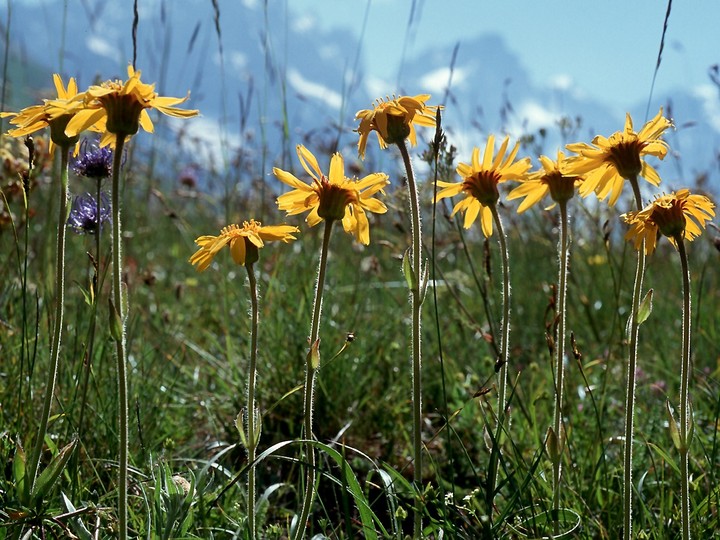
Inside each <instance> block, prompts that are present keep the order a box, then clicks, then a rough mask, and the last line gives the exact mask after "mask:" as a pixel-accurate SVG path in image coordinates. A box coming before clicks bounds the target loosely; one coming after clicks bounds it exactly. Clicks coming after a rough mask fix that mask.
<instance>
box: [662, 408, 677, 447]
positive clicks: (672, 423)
mask: <svg viewBox="0 0 720 540" xmlns="http://www.w3.org/2000/svg"><path fill="white" fill-rule="evenodd" d="M665 410H666V411H667V415H668V424H669V425H670V438H671V439H672V442H673V445H674V446H675V448H676V449H678V450H680V431H679V430H678V425H677V422H676V421H675V416H674V415H673V408H672V405H670V402H669V401H666V402H665Z"/></svg>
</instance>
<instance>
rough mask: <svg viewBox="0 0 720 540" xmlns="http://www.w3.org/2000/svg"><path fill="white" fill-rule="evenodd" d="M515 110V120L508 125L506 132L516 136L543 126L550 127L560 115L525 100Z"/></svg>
mask: <svg viewBox="0 0 720 540" xmlns="http://www.w3.org/2000/svg"><path fill="white" fill-rule="evenodd" d="M516 110H517V114H516V120H514V121H513V122H512V123H511V125H510V126H508V132H509V133H510V134H511V135H512V136H513V137H516V138H517V137H519V136H521V135H523V134H526V133H533V132H534V131H537V130H538V129H540V128H543V127H544V128H548V127H552V126H553V125H555V123H556V122H557V121H558V120H559V119H560V117H561V115H560V114H558V113H554V112H552V111H551V110H550V109H547V108H545V107H543V106H542V105H540V104H539V103H537V102H535V101H525V102H523V103H521V104H520V106H519V107H518V108H517V109H516Z"/></svg>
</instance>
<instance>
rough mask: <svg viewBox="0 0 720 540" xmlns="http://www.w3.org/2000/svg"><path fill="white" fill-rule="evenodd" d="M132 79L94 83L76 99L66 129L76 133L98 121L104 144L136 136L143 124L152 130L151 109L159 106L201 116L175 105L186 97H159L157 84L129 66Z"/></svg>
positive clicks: (172, 113) (180, 114) (179, 114)
mask: <svg viewBox="0 0 720 540" xmlns="http://www.w3.org/2000/svg"><path fill="white" fill-rule="evenodd" d="M127 73H128V80H127V81H126V82H122V81H106V82H104V83H102V84H100V85H99V86H91V87H90V88H88V89H87V90H86V91H85V92H84V93H83V94H82V95H81V96H80V97H82V100H81V101H76V104H75V106H76V107H77V109H78V110H77V112H76V113H75V116H74V117H73V119H72V120H71V121H70V123H69V124H68V126H67V128H66V129H65V132H66V133H67V134H68V135H69V136H72V135H76V134H77V133H79V132H81V131H82V130H84V129H87V127H88V126H90V125H93V124H96V125H99V126H102V127H103V128H104V130H105V131H106V133H105V135H104V136H103V138H102V140H101V141H100V146H107V145H112V144H114V141H115V138H116V136H117V135H124V136H126V137H128V136H131V135H135V133H137V131H138V128H139V126H142V128H143V129H144V130H145V131H147V132H148V133H152V132H153V130H154V126H153V123H152V120H151V119H150V115H148V112H147V109H157V110H158V111H160V112H161V113H163V114H166V115H168V116H174V117H177V118H190V117H192V116H197V115H198V114H199V111H197V110H195V109H193V110H189V109H179V108H177V107H175V105H178V104H180V103H184V102H185V101H187V100H188V98H189V94H188V95H187V96H185V97H183V98H176V97H164V96H159V95H158V94H157V92H155V84H146V83H143V82H142V81H141V80H140V71H135V70H134V69H133V67H132V65H128V69H127Z"/></svg>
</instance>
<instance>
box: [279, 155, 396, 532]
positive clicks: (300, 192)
mask: <svg viewBox="0 0 720 540" xmlns="http://www.w3.org/2000/svg"><path fill="white" fill-rule="evenodd" d="M296 151H297V156H298V159H299V160H300V164H301V165H302V168H303V169H304V170H305V172H306V173H307V174H308V175H309V176H310V178H311V181H310V183H306V182H304V181H302V180H300V179H299V178H297V177H296V176H295V175H293V174H292V173H289V172H287V171H283V170H282V169H278V168H277V167H275V168H273V174H275V176H276V177H277V179H278V180H280V181H281V182H283V183H284V184H286V185H288V186H290V187H291V188H293V189H292V191H289V192H287V193H284V194H283V195H280V196H279V197H278V199H277V204H278V208H279V209H280V210H284V211H285V212H287V215H297V214H303V213H305V212H309V213H308V215H307V217H306V219H305V221H306V222H307V224H308V225H309V226H311V227H314V226H315V225H317V224H318V223H320V222H321V221H324V222H325V230H324V233H323V241H322V246H321V248H320V263H319V266H318V273H317V281H316V285H315V300H314V302H313V313H312V320H311V324H310V339H309V342H308V344H309V348H308V352H307V356H306V359H305V383H304V393H303V395H304V402H303V428H304V431H305V439H306V442H307V444H306V446H305V459H306V460H307V465H306V471H305V492H304V496H303V502H302V507H301V509H300V516H299V519H298V521H297V522H296V523H295V527H294V531H293V532H292V538H293V540H299V539H300V538H303V537H304V536H305V529H306V524H307V520H308V517H309V516H310V510H311V508H312V503H313V499H314V496H315V478H316V473H315V469H316V458H315V449H314V447H313V445H312V440H313V400H314V388H315V378H316V374H317V371H318V370H319V369H320V318H321V313H322V300H323V290H324V287H325V276H326V271H327V259H328V252H329V246H330V235H331V232H332V226H333V224H334V223H335V222H336V221H339V222H341V223H342V226H343V229H344V230H345V232H347V233H349V234H352V235H353V236H354V237H355V240H357V241H358V242H360V243H362V244H365V245H368V244H369V243H370V225H369V222H368V218H367V214H366V212H372V213H375V214H384V213H385V212H386V211H387V207H386V206H385V204H383V203H382V202H381V201H379V200H378V199H375V198H374V196H375V195H377V194H378V193H382V190H383V188H384V187H385V186H386V185H387V184H388V183H389V182H388V176H387V175H386V174H383V173H373V174H369V175H368V176H366V177H364V178H362V179H360V180H355V179H351V178H347V177H346V176H345V163H344V160H343V157H342V155H341V154H339V153H336V154H333V156H332V158H331V159H330V169H329V171H328V174H327V176H326V175H325V174H324V173H323V172H322V170H321V169H320V165H319V164H318V161H317V159H316V158H315V156H314V155H313V154H312V152H310V151H309V150H308V149H307V148H305V147H304V146H302V145H298V146H297V148H296Z"/></svg>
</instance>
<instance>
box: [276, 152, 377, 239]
mask: <svg viewBox="0 0 720 540" xmlns="http://www.w3.org/2000/svg"><path fill="white" fill-rule="evenodd" d="M297 155H298V158H299V159H300V163H301V165H302V167H303V169H305V172H306V173H308V174H309V175H310V177H311V178H312V182H311V183H310V184H306V183H305V182H303V181H302V180H299V179H298V178H297V177H295V176H294V175H293V174H290V173H289V172H287V171H283V170H281V169H278V168H273V173H274V174H275V176H277V178H278V180H280V181H281V182H283V183H285V184H287V185H289V186H290V187H292V188H294V189H293V190H292V191H289V192H287V193H285V194H283V195H280V196H279V197H278V199H277V203H278V208H280V210H285V211H286V212H287V213H288V215H295V214H302V213H303V212H310V213H309V214H308V216H307V218H306V219H305V221H306V222H307V223H308V225H310V226H311V227H314V226H315V225H317V224H318V223H320V222H321V221H322V220H327V221H335V220H342V224H343V229H345V232H347V233H351V234H353V235H354V236H355V239H356V240H357V241H358V242H361V243H363V244H365V245H367V244H369V243H370V225H369V223H368V218H367V215H365V212H366V211H367V212H373V213H375V214H384V213H385V212H387V207H386V206H385V205H384V204H383V203H382V202H381V201H379V200H378V199H374V198H373V196H374V195H376V194H377V193H378V192H381V193H382V189H383V188H384V187H385V186H386V185H387V184H388V183H389V181H388V176H387V174H384V173H373V174H369V175H367V176H366V177H365V178H362V179H361V180H355V179H350V178H347V177H346V176H345V163H344V161H343V157H342V155H340V154H339V153H336V154H333V156H332V158H331V159H330V171H329V172H328V175H327V176H325V174H323V172H322V170H320V165H318V162H317V159H315V156H314V155H313V154H312V152H310V151H309V150H308V149H307V148H305V147H304V146H302V145H298V146H297Z"/></svg>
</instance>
